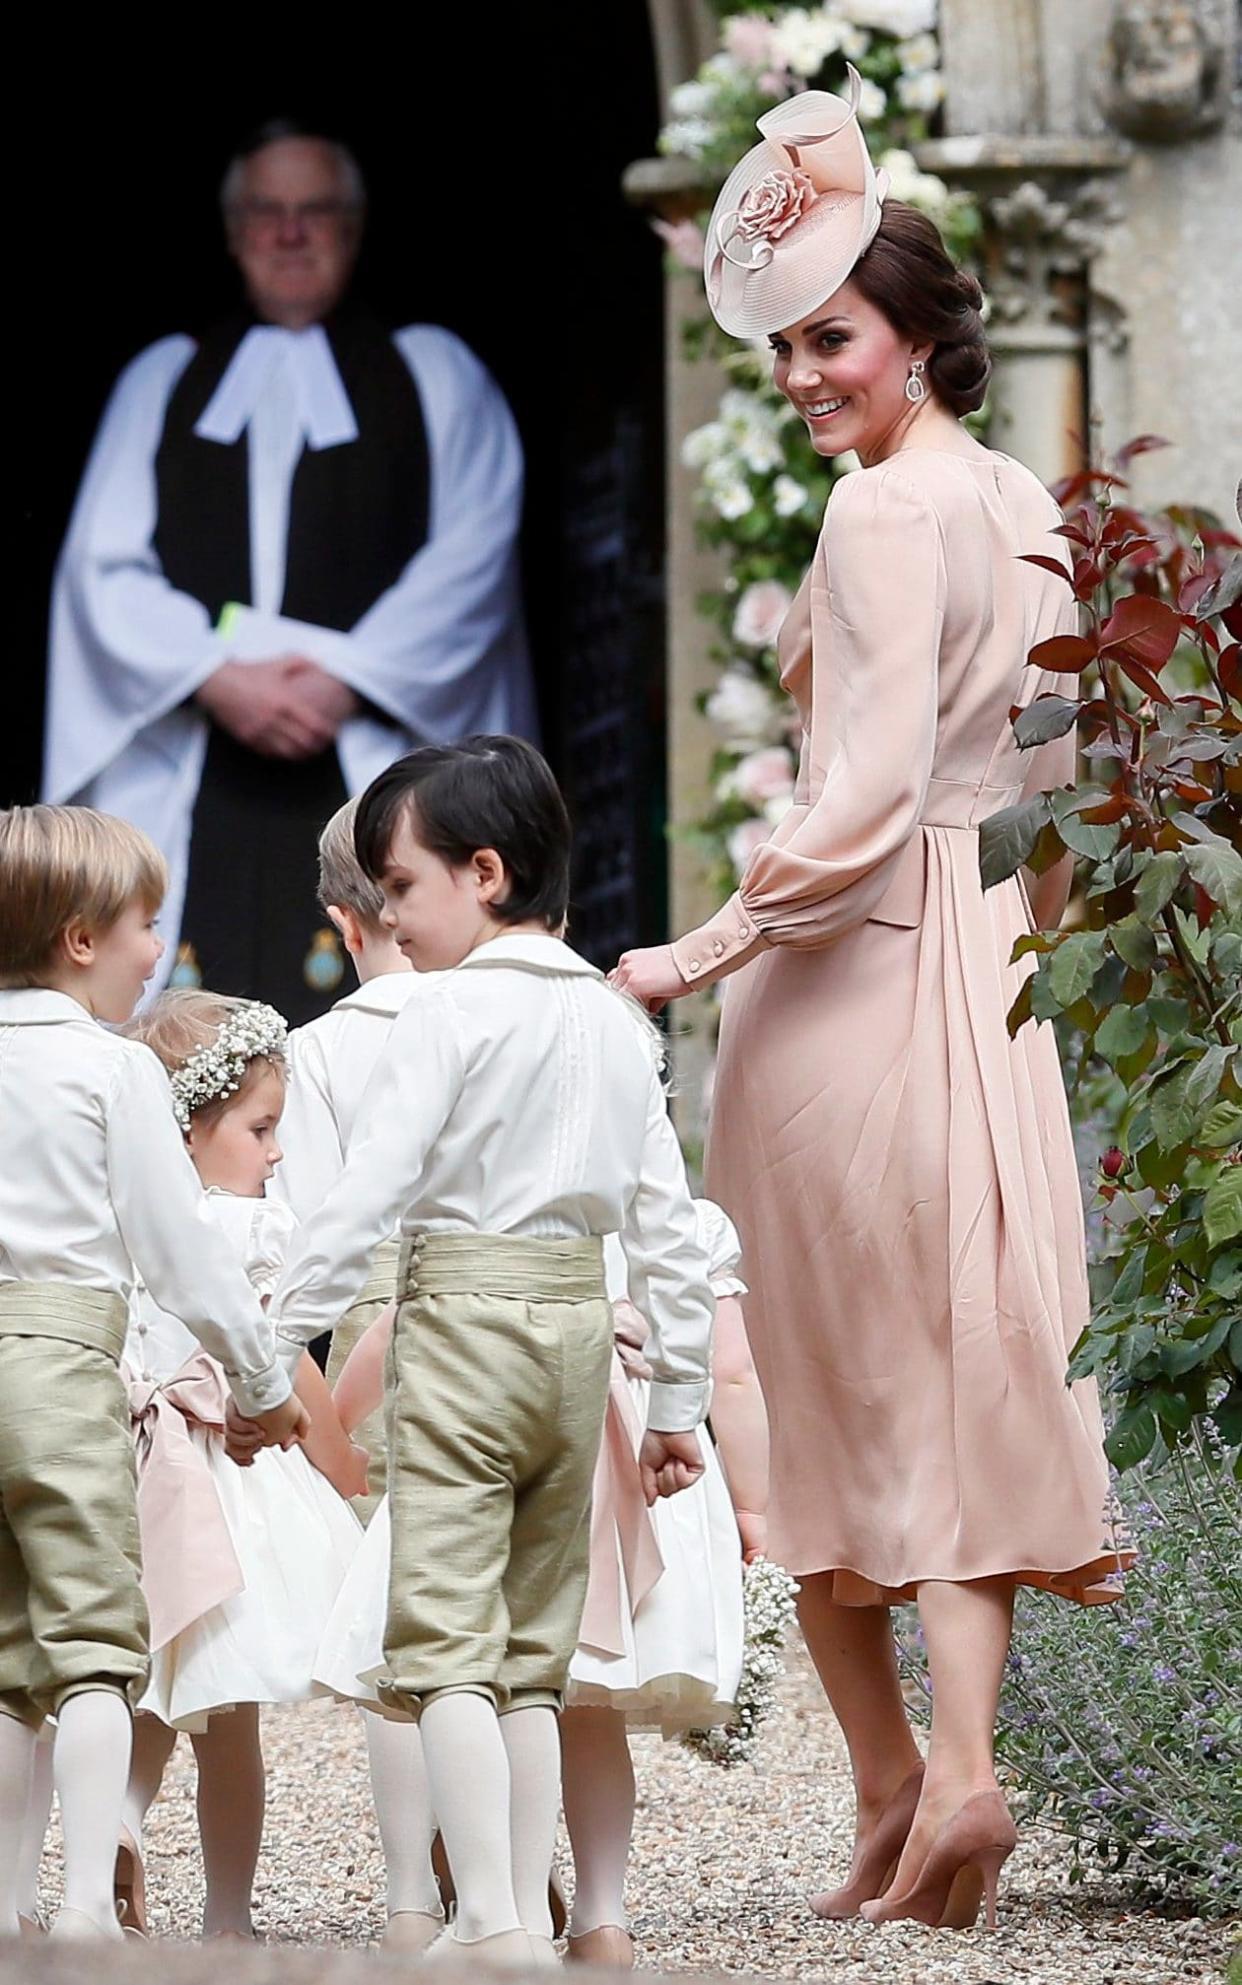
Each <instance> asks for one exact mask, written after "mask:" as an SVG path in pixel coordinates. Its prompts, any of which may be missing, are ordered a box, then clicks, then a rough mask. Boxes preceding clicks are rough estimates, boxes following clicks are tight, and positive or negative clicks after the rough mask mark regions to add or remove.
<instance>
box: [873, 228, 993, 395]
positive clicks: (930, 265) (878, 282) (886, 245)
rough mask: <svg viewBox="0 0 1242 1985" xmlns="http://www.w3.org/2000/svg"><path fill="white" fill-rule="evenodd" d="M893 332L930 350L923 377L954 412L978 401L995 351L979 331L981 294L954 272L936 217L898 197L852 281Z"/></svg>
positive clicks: (964, 272) (965, 277)
mask: <svg viewBox="0 0 1242 1985" xmlns="http://www.w3.org/2000/svg"><path fill="white" fill-rule="evenodd" d="M850 280H851V282H853V283H854V284H855V285H856V286H857V288H858V289H859V290H860V291H861V292H862V294H863V295H864V296H865V297H866V299H867V301H868V303H873V304H874V305H875V307H876V309H877V310H882V311H883V313H884V315H885V316H886V317H887V319H888V321H889V323H890V324H891V325H892V327H893V329H894V330H895V331H896V332H898V334H899V335H900V336H901V337H903V338H909V339H911V340H912V341H913V342H914V343H916V344H923V343H925V342H930V343H931V344H933V345H934V347H935V349H934V350H933V351H932V353H931V356H930V358H929V359H928V361H927V378H928V382H929V384H930V385H931V388H932V391H933V392H934V393H935V395H936V398H937V399H938V400H939V401H940V402H941V404H942V405H943V406H946V407H947V408H948V409H949V412H950V413H952V414H958V415H961V414H970V413H974V411H975V409H976V408H977V407H981V406H982V405H983V398H984V394H985V393H986V392H987V387H988V379H989V377H990V375H991V371H992V356H991V353H990V352H989V350H988V341H987V336H986V333H985V332H984V328H983V315H982V310H983V291H982V290H981V289H980V287H979V285H978V283H977V282H976V280H975V278H974V277H973V276H972V275H970V274H969V273H968V271H967V270H965V269H959V268H958V266H957V264H956V262H954V261H953V259H952V257H951V256H950V255H949V252H948V250H947V249H946V248H945V245H944V243H943V241H942V240H941V239H940V232H939V230H938V228H937V227H936V224H935V222H934V221H931V220H929V219H928V217H927V215H926V214H923V213H920V212H919V210H918V208H917V207H910V206H907V205H906V203H905V202H904V201H903V200H886V201H885V203H884V206H883V209H882V212H881V217H880V225H879V228H878V229H877V231H876V234H875V238H874V240H873V241H872V243H871V246H870V247H869V248H868V250H867V252H866V254H865V255H864V256H863V257H862V258H861V260H860V261H859V262H858V263H857V265H856V266H855V268H854V271H853V274H852V276H851V278H850Z"/></svg>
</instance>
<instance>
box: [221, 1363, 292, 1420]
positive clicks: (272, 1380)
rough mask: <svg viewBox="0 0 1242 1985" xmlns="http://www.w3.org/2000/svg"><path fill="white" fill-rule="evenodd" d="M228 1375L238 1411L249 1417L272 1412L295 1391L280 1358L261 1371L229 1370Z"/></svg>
mask: <svg viewBox="0 0 1242 1985" xmlns="http://www.w3.org/2000/svg"><path fill="white" fill-rule="evenodd" d="M226 1376H227V1378H228V1382H229V1390H230V1391H231V1392H232V1394H233V1397H234V1399H235V1400H236V1401H237V1408H238V1411H239V1412H240V1413H244V1414H245V1415H246V1416H247V1418H248V1419H253V1418H254V1417H255V1415H256V1414H257V1413H270V1412H271V1411H272V1410H273V1408H274V1407H276V1406H283V1405H284V1403H285V1400H286V1399H287V1398H288V1397H289V1394H290V1393H291V1392H292V1391H293V1385H292V1382H291V1380H290V1377H289V1374H288V1372H286V1371H285V1369H284V1367H283V1365H282V1364H281V1363H280V1360H279V1358H277V1359H276V1361H275V1362H274V1363H272V1364H270V1365H265V1366H264V1368H263V1370H262V1371H261V1372H228V1373H227V1374H226Z"/></svg>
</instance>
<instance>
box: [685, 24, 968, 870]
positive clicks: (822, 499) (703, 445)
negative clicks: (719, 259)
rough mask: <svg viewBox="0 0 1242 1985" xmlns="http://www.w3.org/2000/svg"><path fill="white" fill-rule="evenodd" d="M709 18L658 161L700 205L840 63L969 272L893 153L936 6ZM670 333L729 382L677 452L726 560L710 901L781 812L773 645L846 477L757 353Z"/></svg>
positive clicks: (787, 798)
mask: <svg viewBox="0 0 1242 1985" xmlns="http://www.w3.org/2000/svg"><path fill="white" fill-rule="evenodd" d="M718 11H719V12H720V13H722V15H723V16H724V18H723V19H722V22H721V35H722V42H723V46H722V48H721V50H720V52H719V53H718V54H717V55H714V56H712V57H711V59H710V60H709V61H708V62H706V63H704V65H703V67H702V68H701V69H700V71H699V73H698V76H697V78H696V79H695V80H694V81H693V82H689V83H683V84H681V85H680V86H679V87H678V88H677V89H676V90H674V91H673V94H672V98H671V102H670V108H671V110H672V113H673V114H672V118H671V120H670V122H669V123H668V124H667V125H666V126H665V128H664V130H663V131H662V133H661V135H660V140H659V145H660V150H661V151H662V152H664V153H666V154H671V155H675V156H679V157H682V158H686V159H689V160H692V161H693V162H694V165H695V167H696V170H697V171H698V172H699V174H700V175H701V176H702V178H703V181H704V185H705V189H707V188H710V189H711V190H712V191H714V189H715V187H716V186H717V185H719V184H721V183H723V181H724V179H725V178H726V177H727V175H728V174H729V173H730V172H731V171H732V169H733V167H734V166H735V165H736V163H737V161H738V160H739V159H740V158H741V156H742V155H743V153H744V152H746V151H748V150H749V149H750V147H751V145H752V144H753V143H754V142H755V120H756V118H757V117H760V116H761V115H762V114H763V112H764V111H766V110H770V109H771V108H772V107H773V105H774V104H777V103H780V102H782V101H784V100H785V99H786V98H788V97H790V96H793V95H795V94H797V93H798V92H799V91H801V90H804V89H807V88H811V87H815V88H819V89H828V90H833V91H836V92H840V91H841V90H842V89H843V88H844V86H845V65H846V63H847V62H851V63H853V65H854V67H855V68H856V69H857V70H858V72H859V74H860V76H861V77H862V79H863V87H862V98H861V101H860V104H859V117H860V121H861V122H862V124H863V126H864V129H865V130H866V132H867V138H868V143H869V145H870V147H871V151H872V154H873V156H874V157H875V159H876V162H877V164H878V165H880V166H882V167H883V168H884V170H885V171H886V172H887V173H888V175H889V181H890V188H891V194H892V197H893V198H895V199H898V200H904V201H908V202H909V203H910V204H911V205H912V206H916V207H919V208H921V209H922V210H923V212H924V213H926V214H928V215H930V217H931V218H932V219H933V220H934V221H935V222H936V225H937V226H938V227H939V228H940V230H941V232H942V234H943V235H944V237H945V240H946V242H947V244H948V246H949V248H950V250H951V252H952V253H953V254H954V255H955V256H956V257H958V258H961V259H969V256H970V253H971V250H972V248H973V246H974V244H975V243H976V241H977V239H978V236H979V232H980V218H979V212H978V208H977V206H976V204H975V202H974V201H973V199H972V198H971V197H970V196H969V195H968V194H964V193H960V192H953V191H950V189H949V188H948V187H947V186H946V185H945V183H944V181H943V180H940V179H937V178H934V177H933V176H932V175H931V174H929V173H924V172H920V170H919V168H918V166H917V164H916V162H915V160H914V157H913V154H912V153H911V151H910V150H909V147H910V145H912V144H915V143H917V142H918V141H919V140H920V139H922V138H924V137H926V136H927V134H928V128H929V119H930V118H932V117H933V116H934V115H935V112H936V110H937V109H938V107H939V105H940V103H941V100H942V98H943V95H944V81H943V78H942V76H941V73H940V68H939V44H938V42H937V39H936V34H935V25H936V0H833V4H829V5H824V6H817V7H766V6H751V7H749V8H746V9H745V10H739V9H738V8H736V7H735V6H731V5H727V4H726V5H723V6H719V7H718ZM657 227H658V231H659V232H660V234H661V235H662V236H663V237H664V240H665V242H666V244H667V246H668V248H669V251H670V254H671V256H672V259H673V261H674V263H675V264H676V265H677V266H679V267H684V268H688V269H693V270H694V271H695V272H696V273H697V274H699V275H700V277H701V271H702V264H703V234H702V229H701V227H700V226H699V225H698V224H697V223H695V222H694V221H681V222H678V223H677V224H675V225H669V224H667V223H657ZM684 335H685V339H686V345H687V349H688V350H689V351H690V352H691V353H706V352H710V353H711V355H712V356H713V357H715V358H716V360H717V361H718V363H719V364H720V365H721V366H722V367H723V369H724V371H725V373H726V375H727V378H728V385H727V387H726V390H725V392H724V394H723V396H722V398H721V401H720V406H719V410H718V412H717V415H716V418H715V419H714V420H712V421H709V422H708V423H707V425H706V426H704V427H700V428H697V429H696V430H695V431H694V432H693V433H692V434H690V435H688V436H687V437H686V441H685V444H684V448H683V459H684V461H685V463H686V465H687V467H689V468H691V469H693V470H695V471H696V472H697V474H698V477H699V487H698V495H697V503H698V512H699V523H700V528H701V531H702V535H703V537H704V538H705V539H706V540H707V542H708V543H710V544H713V545H716V546H718V547H719V548H720V549H722V550H723V551H724V553H725V557H726V561H727V571H726V576H725V580H724V586H723V589H722V590H721V591H720V592H718V593H714V594H708V595H706V596H705V597H704V599H703V601H702V606H703V610H704V612H705V613H706V614H708V615H709V617H710V618H711V619H712V621H713V622H714V624H715V626H716V628H717V629H718V639H717V642H716V643H715V645H714V647H713V651H712V653H713V659H714V660H715V661H716V662H717V663H718V664H719V666H720V670H721V674H720V679H719V682H718V683H717V685H716V687H715V688H714V689H713V690H712V691H711V692H710V693H709V694H707V695H706V696H705V697H704V698H703V699H702V707H703V708H704V710H705V711H706V714H707V716H708V718H709V719H710V720H711V722H712V724H713V725H714V726H715V728H716V730H717V732H718V733H719V745H718V748H717V749H716V751H715V753H714V756H713V761H712V768H711V776H712V785H713V802H712V805H711V806H710V808H709V810H708V811H707V813H706V814H705V815H704V816H703V817H702V818H701V819H699V820H698V821H697V822H696V823H695V824H694V827H693V828H692V830H691V834H690V838H691V839H692V840H693V841H694V842H695V843H697V845H698V846H699V847H700V848H701V850H702V853H703V856H704V859H705V861H706V863H707V865H708V869H709V873H710V877H711V882H712V886H713V888H714V889H715V891H716V893H717V894H718V895H719V897H720V898H721V900H723V899H724V898H725V897H727V896H728V895H729V894H730V892H731V891H732V890H733V889H734V887H735V886H736V883H737V880H738V878H739V877H740V875H741V873H742V870H743V869H744V868H745V866H746V863H747V862H748V861H749V859H750V857H751V855H752V854H753V853H754V851H755V849H756V847H758V846H759V844H760V842H762V841H763V840H765V839H766V838H767V836H768V835H769V834H770V832H771V830H772V828H773V827H774V826H775V825H776V824H777V823H778V822H779V820H780V819H781V818H782V816H783V815H784V813H785V812H786V811H787V810H788V808H789V806H790V804H791V802H792V799H793V787H794V777H795V773H796V769H797V759H796V736H795V732H796V723H795V720H794V718H793V713H792V711H791V710H790V706H789V704H788V701H787V699H786V697H785V695H784V693H783V691H782V690H781V687H780V682H779V678H778V673H777V665H776V652H775V642H776V634H777V630H778V629H779V627H780V624H781V621H782V619H783V618H784V615H785V612H786V611H787V609H788V607H789V604H790V602H791V600H792V598H793V594H794V592H795V591H796V589H797V587H798V585H799V584H800V582H801V579H802V576H803V574H804V573H805V571H806V569H807V567H808V565H809V564H810V562H811V559H812V557H813V555H814V551H815V544H816V540H817V538H818V536H819V529H820V524H821V522H822V519H823V513H824V505H825V503H826V501H827V498H828V492H829V490H830V488H831V486H832V482H833V481H834V480H835V477H836V476H837V475H840V474H843V473H847V472H848V471H849V469H851V468H853V467H856V466H857V464H856V462H855V461H854V460H853V458H851V457H838V458H837V459H836V460H835V461H834V462H833V463H832V464H831V465H829V464H827V463H825V461H824V460H823V458H822V457H821V456H819V455H817V454H816V452H815V450H814V448H813V447H812V445H811V441H810V437H809V436H808V435H807V433H806V430H805V427H804V425H803V423H802V422H801V421H800V420H799V419H798V417H797V415H796V414H795V412H794V410H793V408H792V407H791V406H790V405H789V403H788V401H787V400H786V399H785V398H784V397H783V395H781V394H780V393H778V392H777V391H776V389H775V387H774V386H773V385H772V383H771V377H770V369H771V361H770V355H769V353H768V350H767V345H766V342H765V341H764V340H758V341H756V342H755V343H753V344H751V345H738V344H736V343H735V342H734V341H733V340H732V339H727V338H725V337H724V336H723V334H722V333H720V332H718V331H717V329H716V327H715V325H714V324H712V323H711V321H710V320H707V319H704V318H703V317H702V316H699V317H697V318H696V319H694V320H692V321H691V322H689V323H688V324H687V325H686V326H685V330H684Z"/></svg>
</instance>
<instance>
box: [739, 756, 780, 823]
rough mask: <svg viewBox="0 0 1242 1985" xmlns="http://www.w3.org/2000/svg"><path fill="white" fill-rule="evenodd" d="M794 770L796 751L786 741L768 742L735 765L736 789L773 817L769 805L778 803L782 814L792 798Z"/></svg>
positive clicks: (749, 802)
mask: <svg viewBox="0 0 1242 1985" xmlns="http://www.w3.org/2000/svg"><path fill="white" fill-rule="evenodd" d="M794 771H795V767H794V762H793V753H792V752H791V751H789V750H787V749H786V747H785V746H784V745H783V744H767V745H764V746H763V747H762V749H761V750H759V751H752V752H749V753H748V754H747V756H746V757H745V758H743V759H742V761H741V763H740V764H738V765H735V766H734V768H733V777H732V785H733V790H734V792H735V793H736V794H737V796H738V798H739V799H743V800H745V802H746V804H747V806H753V807H755V808H756V809H757V810H758V811H760V812H762V813H763V814H764V815H765V817H766V818H767V819H768V820H771V818H772V816H771V814H770V813H769V812H768V808H769V806H771V805H772V804H773V803H778V802H779V803H780V805H781V811H782V813H783V812H784V811H785V810H786V808H787V807H788V805H789V802H790V800H791V799H792V797H793V787H794Z"/></svg>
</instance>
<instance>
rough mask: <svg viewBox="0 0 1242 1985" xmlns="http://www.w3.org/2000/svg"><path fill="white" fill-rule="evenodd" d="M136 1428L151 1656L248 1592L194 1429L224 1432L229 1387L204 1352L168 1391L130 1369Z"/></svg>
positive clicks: (170, 1383)
mask: <svg viewBox="0 0 1242 1985" xmlns="http://www.w3.org/2000/svg"><path fill="white" fill-rule="evenodd" d="M124 1375H125V1380H126V1386H127V1390H128V1393H129V1410H130V1413H131V1415H132V1416H133V1422H134V1440H135V1450H136V1453H135V1459H136V1462H137V1468H138V1524H139V1530H140V1532H141V1537H142V1590H143V1595H144V1597H145V1599H146V1602H147V1611H148V1613H149V1614H150V1617H151V1651H152V1653H155V1652H156V1651H157V1650H158V1649H159V1648H161V1647H165V1646H167V1644H168V1642H169V1641H170V1640H173V1639H175V1638H176V1636H177V1635H178V1634H179V1633H183V1632H184V1631H185V1629H186V1628H187V1627H188V1626H191V1625H193V1623H194V1621H195V1620H200V1619H202V1617H203V1615H204V1614H205V1613H209V1612H210V1611H211V1609H212V1607H213V1606H221V1605H223V1604H224V1602H225V1600H226V1599H234V1598H236V1596H237V1594H238V1593H239V1592H240V1591H242V1589H243V1587H244V1586H245V1583H246V1581H245V1579H244V1577H243V1576H242V1569H241V1566H240V1564H239V1563H238V1561H237V1553H236V1551H235V1550H234V1548H233V1539H232V1536H231V1534H230V1532H229V1526H228V1521H227V1519H226V1517H225V1514H224V1509H223V1506H222V1504H221V1501H220V1493H219V1490H218V1489H217V1488H216V1485H215V1482H214V1481H213V1480H212V1474H211V1469H210V1467H209V1465H208V1462H207V1458H206V1456H205V1454H204V1453H203V1450H202V1448H201V1447H200V1445H199V1444H198V1442H197V1441H195V1440H194V1439H193V1438H192V1436H191V1433H190V1428H191V1426H199V1427H206V1428H207V1429H208V1430H209V1431H211V1432H213V1433H219V1434H221V1435H223V1433H224V1409H225V1406H226V1404H227V1401H228V1388H227V1386H226V1384H225V1381H224V1377H223V1374H222V1373H221V1371H220V1368H219V1366H218V1365H216V1364H214V1363H213V1362H212V1360H211V1359H210V1358H209V1357H208V1356H207V1354H206V1352H205V1351H196V1352H195V1354H194V1356H193V1357H192V1358H187V1359H186V1362H185V1364H184V1365H182V1367H181V1369H180V1371H179V1372H177V1374H176V1375H175V1377H173V1378H171V1379H169V1380H168V1382H167V1384H165V1385H157V1384H155V1383H153V1382H152V1381H151V1380H149V1379H140V1378H139V1377H138V1376H137V1375H136V1374H135V1373H134V1372H133V1371H132V1370H131V1369H130V1368H129V1367H128V1366H126V1367H125V1368H124Z"/></svg>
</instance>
